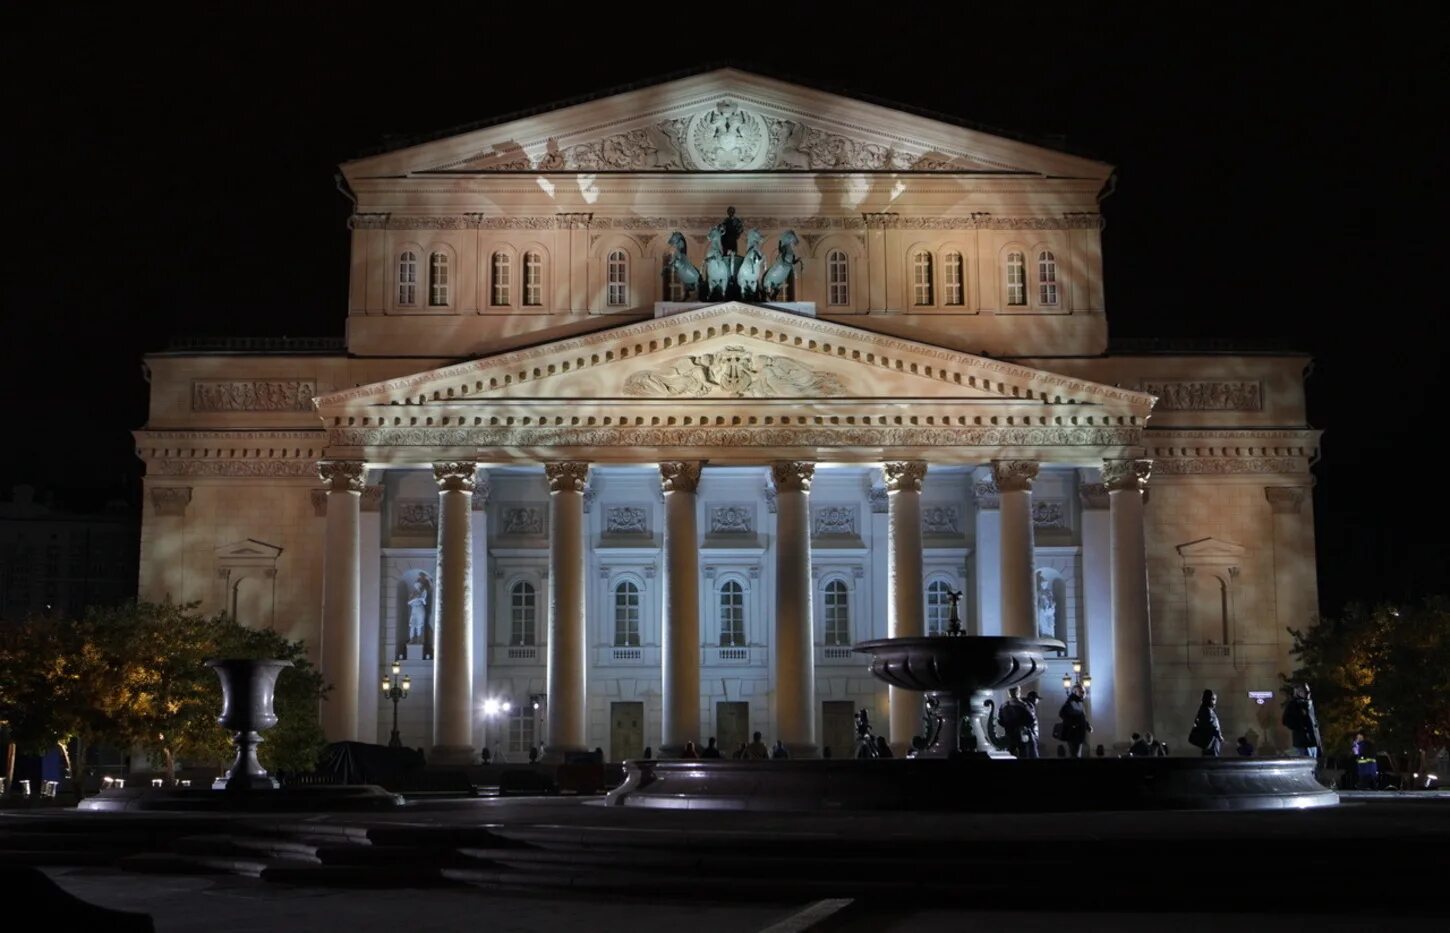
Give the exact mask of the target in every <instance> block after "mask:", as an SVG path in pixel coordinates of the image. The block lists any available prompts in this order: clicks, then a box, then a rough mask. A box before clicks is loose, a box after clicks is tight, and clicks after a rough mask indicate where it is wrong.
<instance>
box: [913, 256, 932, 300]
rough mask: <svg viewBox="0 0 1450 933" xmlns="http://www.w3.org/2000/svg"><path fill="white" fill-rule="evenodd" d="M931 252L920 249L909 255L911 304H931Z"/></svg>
mask: <svg viewBox="0 0 1450 933" xmlns="http://www.w3.org/2000/svg"><path fill="white" fill-rule="evenodd" d="M931 287H932V282H931V253H928V252H926V251H925V250H922V251H921V252H919V253H917V254H916V255H915V256H912V257H911V288H912V294H913V295H914V298H913V301H912V304H915V305H930V304H931Z"/></svg>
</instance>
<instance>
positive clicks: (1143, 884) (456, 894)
mask: <svg viewBox="0 0 1450 933" xmlns="http://www.w3.org/2000/svg"><path fill="white" fill-rule="evenodd" d="M1344 800H1345V802H1344V803H1343V804H1341V806H1339V807H1336V808H1332V809H1323V810H1305V811H1292V812H1246V813H1245V812H1218V813H1215V812H1207V813H1205V812H1183V811H1169V812H1154V813H1124V812H1118V813H1113V812H1101V813H1075V814H1005V813H967V814H957V813H953V814H922V813H915V814H913V813H877V812H859V811H857V812H851V813H759V814H754V813H743V814H742V813H732V814H719V813H715V814H711V813H700V812H688V811H654V810H634V809H630V808H620V807H604V806H601V805H599V801H598V800H597V799H593V800H589V799H563V798H557V797H554V798H508V799H471V800H429V801H426V802H420V803H416V804H411V805H409V806H406V807H403V808H400V809H398V810H397V811H394V812H389V813H380V814H317V815H298V816H290V815H289V816H268V817H245V816H218V815H215V814H197V815H195V816H190V815H186V816H182V815H177V814H82V813H76V812H74V811H70V812H66V811H59V812H58V811H28V812H27V811H10V812H6V813H0V865H10V866H41V867H42V868H43V870H44V871H45V873H46V874H47V875H48V876H49V877H50V878H51V879H53V880H54V881H55V882H56V883H57V884H58V885H59V886H60V887H61V888H62V889H64V890H65V891H67V892H69V893H71V894H72V895H74V896H76V897H78V898H80V899H81V900H82V901H84V902H87V903H89V904H93V905H96V906H99V907H104V908H110V909H116V910H126V911H134V912H140V913H143V914H147V915H149V916H150V917H151V918H152V920H153V922H154V928H155V929H156V930H162V931H189V930H198V931H200V930H206V931H208V933H230V931H243V930H269V931H271V930H289V929H316V928H319V927H323V926H324V925H325V926H327V927H336V928H338V929H340V930H344V931H347V933H353V931H365V930H372V929H379V930H382V929H387V930H398V929H407V930H408V931H409V933H418V931H430V930H453V929H460V928H462V927H464V926H486V927H487V928H488V929H489V930H490V931H493V930H510V931H514V930H516V931H533V930H551V931H552V930H572V929H587V930H591V931H608V930H616V929H618V930H625V929H629V930H630V931H631V933H636V931H637V930H638V928H639V926H640V924H663V925H665V926H664V928H666V929H688V930H690V931H691V933H706V931H713V930H732V931H755V930H761V931H764V930H769V931H776V933H785V931H805V930H827V929H830V930H845V931H857V930H908V929H909V930H912V931H931V930H948V929H950V930H963V929H976V928H982V929H989V928H991V926H994V925H998V924H1010V926H1011V927H1012V928H1013V929H1014V930H1028V931H1030V930H1038V929H1043V930H1046V929H1052V930H1054V931H1060V930H1061V929H1062V928H1063V926H1064V925H1070V926H1071V927H1072V928H1074V929H1099V928H1102V929H1108V928H1112V929H1116V930H1140V929H1142V930H1147V929H1153V930H1163V929H1165V928H1171V929H1173V930H1174V933H1185V931H1191V930H1197V929H1204V930H1207V929H1210V928H1213V929H1215V930H1221V929H1222V928H1223V926H1224V925H1225V924H1232V925H1233V926H1234V927H1235V933H1239V931H1243V930H1258V929H1264V930H1268V929H1273V930H1276V931H1283V930H1286V929H1287V930H1296V929H1306V930H1307V929H1313V930H1315V931H1324V930H1338V929H1345V930H1348V929H1355V930H1362V929H1364V928H1365V927H1366V926H1374V927H1378V926H1382V925H1384V923H1385V922H1386V920H1387V918H1396V919H1402V918H1403V919H1406V920H1408V921H1409V922H1413V923H1417V924H1418V922H1419V921H1424V924H1423V925H1424V926H1426V927H1428V928H1434V927H1435V926H1436V925H1437V922H1443V920H1444V919H1446V918H1450V907H1447V904H1450V899H1447V898H1446V897H1445V896H1444V892H1443V890H1442V889H1441V888H1440V887H1439V886H1437V885H1436V884H1431V883H1427V882H1426V880H1424V878H1422V876H1425V875H1426V874H1427V869H1428V870H1429V871H1431V872H1434V871H1439V872H1443V865H1444V859H1445V853H1446V852H1447V851H1450V794H1447V793H1426V792H1415V793H1405V794H1394V793H1378V794H1375V793H1366V794H1353V793H1351V794H1346V795H1344ZM1437 866H1438V868H1437ZM4 880H5V879H4V876H0V885H3V884H4ZM11 887H12V888H18V889H17V890H12V891H10V892H5V893H6V894H10V895H11V896H15V895H24V894H25V893H26V889H25V887H24V885H23V883H22V884H20V885H18V886H17V884H16V883H14V879H12V885H11ZM3 896H4V895H3V894H0V897H3ZM7 899H8V898H7ZM49 915H50V916H52V917H54V918H56V919H59V916H58V915H57V914H55V913H52V914H49Z"/></svg>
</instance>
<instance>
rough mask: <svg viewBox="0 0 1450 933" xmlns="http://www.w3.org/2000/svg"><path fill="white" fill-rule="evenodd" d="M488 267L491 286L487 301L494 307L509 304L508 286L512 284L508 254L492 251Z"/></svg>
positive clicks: (511, 271)
mask: <svg viewBox="0 0 1450 933" xmlns="http://www.w3.org/2000/svg"><path fill="white" fill-rule="evenodd" d="M489 267H490V272H491V276H490V278H491V280H492V288H491V290H490V298H489V302H488V303H489V304H491V305H494V306H495V307H506V306H507V305H508V304H509V295H510V288H511V286H512V284H513V274H512V273H513V270H512V269H510V268H509V254H508V253H504V252H498V253H494V254H493V259H492V260H490V261H489Z"/></svg>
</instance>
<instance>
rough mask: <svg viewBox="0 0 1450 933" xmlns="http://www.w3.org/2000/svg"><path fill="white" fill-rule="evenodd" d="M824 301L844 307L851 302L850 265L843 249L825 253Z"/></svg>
mask: <svg viewBox="0 0 1450 933" xmlns="http://www.w3.org/2000/svg"><path fill="white" fill-rule="evenodd" d="M826 303H827V304H829V305H832V306H834V307H838V308H839V307H844V306H845V305H849V304H850V303H851V266H850V261H849V260H848V259H847V258H846V254H845V252H844V251H842V250H839V249H833V250H831V251H830V252H829V253H827V254H826Z"/></svg>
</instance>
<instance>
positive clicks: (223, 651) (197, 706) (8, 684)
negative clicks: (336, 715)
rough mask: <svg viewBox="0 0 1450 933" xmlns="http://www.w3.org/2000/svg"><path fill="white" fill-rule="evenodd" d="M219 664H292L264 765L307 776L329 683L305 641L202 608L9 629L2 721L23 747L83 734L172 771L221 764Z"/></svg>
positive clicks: (134, 609)
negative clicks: (215, 666) (180, 764)
mask: <svg viewBox="0 0 1450 933" xmlns="http://www.w3.org/2000/svg"><path fill="white" fill-rule="evenodd" d="M222 657H229V658H280V659H283V660H288V661H291V662H293V666H292V667H291V668H290V669H288V670H284V671H283V672H282V674H281V676H280V677H279V678H278V681H277V703H276V708H277V715H278V719H279V722H278V725H277V727H276V728H274V729H272V730H270V731H269V732H268V733H267V734H266V735H265V736H264V739H265V741H264V742H263V743H262V746H261V748H260V755H261V758H262V761H263V763H264V765H265V766H266V767H269V768H281V769H287V770H306V769H310V768H311V767H312V766H313V765H314V764H315V763H316V760H317V753H318V752H319V751H320V749H321V748H322V745H323V737H322V730H321V727H320V726H319V724H318V721H317V714H318V702H319V700H320V698H321V697H322V695H323V692H324V686H323V683H322V676H321V674H320V673H319V672H318V670H317V669H316V668H315V667H314V666H313V665H312V664H311V663H310V662H309V661H308V660H307V656H306V652H305V650H304V648H303V645H302V643H301V642H289V641H287V640H286V639H284V638H282V637H281V636H280V635H278V634H276V633H275V632H272V631H267V630H257V629H249V628H246V627H244V626H242V625H239V624H238V623H236V622H235V621H233V620H231V619H229V618H228V617H226V616H216V617H210V618H208V617H206V616H203V615H201V614H200V613H198V612H197V611H196V607H195V605H189V606H177V605H173V604H157V603H136V604H129V605H125V606H120V607H116V608H108V609H96V610H93V611H92V612H91V613H89V614H88V615H87V616H86V617H85V618H84V619H81V620H73V619H32V620H29V621H26V622H22V623H19V624H17V625H15V626H13V627H11V631H9V632H8V633H7V637H6V638H5V639H4V641H3V643H0V723H3V724H4V725H5V726H6V727H7V729H8V731H9V732H10V733H11V735H12V737H13V738H12V741H14V742H15V743H16V744H17V746H19V747H20V748H22V749H24V750H26V751H41V750H42V749H43V748H45V747H47V746H49V745H51V744H54V743H61V744H64V743H65V742H66V741H68V740H69V739H71V738H81V739H83V740H85V741H88V742H106V743H108V744H114V745H118V746H121V747H138V748H141V749H143V750H145V751H146V752H147V753H148V754H149V755H150V756H151V757H152V759H153V760H154V761H156V762H157V763H160V764H164V765H165V766H166V768H167V771H168V772H171V771H172V770H173V769H174V767H175V763H176V761H177V760H178V759H184V760H186V761H188V762H194V763H198V764H201V763H206V764H224V763H226V762H228V761H229V760H230V755H229V749H230V737H229V736H228V735H227V734H226V733H225V732H224V731H223V730H222V728H221V726H220V725H218V724H217V721H216V717H217V715H218V714H219V713H220V712H221V702H222V694H221V682H220V680H219V679H218V677H217V674H216V672H215V671H214V670H212V669H211V668H208V667H207V666H206V662H207V661H208V660H210V659H212V658H222Z"/></svg>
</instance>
